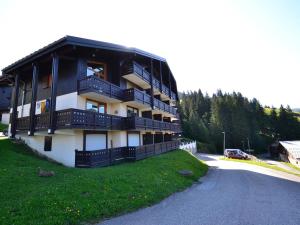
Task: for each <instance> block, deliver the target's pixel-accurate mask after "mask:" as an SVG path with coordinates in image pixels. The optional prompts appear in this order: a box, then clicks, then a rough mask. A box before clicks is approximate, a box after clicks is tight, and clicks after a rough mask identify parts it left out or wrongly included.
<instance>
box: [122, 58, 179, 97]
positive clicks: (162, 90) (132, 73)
mask: <svg viewBox="0 0 300 225" xmlns="http://www.w3.org/2000/svg"><path fill="white" fill-rule="evenodd" d="M121 73H122V76H123V77H124V78H125V79H127V80H129V81H130V82H132V83H134V84H136V85H138V86H139V87H141V88H143V89H149V88H150V87H151V75H150V73H149V72H148V71H147V70H145V69H144V68H143V67H142V66H141V65H140V64H138V63H137V62H135V61H132V62H130V63H128V64H126V65H124V66H123V68H122V71H121ZM160 83H161V82H160V81H159V80H158V79H157V78H155V77H153V80H152V84H153V91H154V94H162V97H163V99H166V100H169V99H173V100H176V95H175V93H174V92H172V91H171V98H170V89H169V88H168V87H167V86H166V85H164V84H162V85H161V86H160Z"/></svg>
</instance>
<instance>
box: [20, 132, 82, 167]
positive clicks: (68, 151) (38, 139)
mask: <svg viewBox="0 0 300 225" xmlns="http://www.w3.org/2000/svg"><path fill="white" fill-rule="evenodd" d="M45 136H48V135H47V134H46V133H35V135H34V136H28V135H27V134H17V135H16V137H17V138H21V139H22V140H24V141H25V143H26V144H27V145H28V146H29V147H31V148H32V149H34V150H36V151H38V152H39V153H40V154H42V155H45V156H47V157H49V158H51V159H53V160H55V161H57V162H60V163H62V164H63V165H65V166H69V167H74V166H75V149H79V150H82V146H83V133H82V131H72V130H70V131H69V132H68V134H67V132H66V131H65V132H64V134H59V133H56V134H54V135H51V136H52V150H51V151H44V138H45Z"/></svg>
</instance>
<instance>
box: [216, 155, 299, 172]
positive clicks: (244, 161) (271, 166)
mask: <svg viewBox="0 0 300 225" xmlns="http://www.w3.org/2000/svg"><path fill="white" fill-rule="evenodd" d="M221 159H222V160H226V161H233V162H241V163H248V164H252V165H256V166H262V167H265V168H269V169H273V170H278V171H281V172H285V173H289V174H293V175H296V176H300V174H298V173H294V172H292V171H289V170H286V169H283V168H281V167H278V166H276V165H271V164H268V163H266V162H263V161H253V160H242V159H229V158H225V157H221Z"/></svg>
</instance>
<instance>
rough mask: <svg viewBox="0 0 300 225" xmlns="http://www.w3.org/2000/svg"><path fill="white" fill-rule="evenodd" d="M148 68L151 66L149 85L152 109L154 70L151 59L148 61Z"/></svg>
mask: <svg viewBox="0 0 300 225" xmlns="http://www.w3.org/2000/svg"><path fill="white" fill-rule="evenodd" d="M150 66H151V73H150V83H151V90H150V92H151V107H152V109H153V108H154V95H153V94H154V93H153V73H154V69H153V59H151V61H150Z"/></svg>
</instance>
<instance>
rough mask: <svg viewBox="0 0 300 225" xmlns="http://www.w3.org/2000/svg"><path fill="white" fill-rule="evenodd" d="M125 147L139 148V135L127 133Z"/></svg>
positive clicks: (137, 133)
mask: <svg viewBox="0 0 300 225" xmlns="http://www.w3.org/2000/svg"><path fill="white" fill-rule="evenodd" d="M127 143H128V144H127V145H128V146H131V147H133V146H139V145H140V133H139V132H128V133H127Z"/></svg>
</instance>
